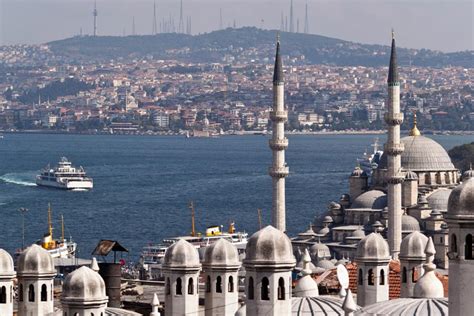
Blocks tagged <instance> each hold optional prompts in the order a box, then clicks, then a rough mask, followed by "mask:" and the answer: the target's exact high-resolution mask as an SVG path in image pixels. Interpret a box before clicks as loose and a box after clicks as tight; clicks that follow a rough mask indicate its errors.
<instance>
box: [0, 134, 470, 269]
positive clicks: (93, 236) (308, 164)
mask: <svg viewBox="0 0 474 316" xmlns="http://www.w3.org/2000/svg"><path fill="white" fill-rule="evenodd" d="M375 137H380V142H381V143H382V144H383V142H384V140H385V139H384V135H290V136H288V138H289V147H288V150H287V151H286V161H287V163H288V166H289V168H290V175H289V176H288V177H287V181H286V218H287V230H288V234H289V235H290V236H294V235H296V234H297V233H299V232H302V231H305V230H306V229H307V228H308V227H309V225H310V223H311V222H312V221H313V220H314V218H315V216H317V215H318V214H320V213H321V212H324V211H325V210H326V209H327V205H328V204H329V203H330V202H331V201H338V199H339V197H340V196H341V194H343V193H347V192H348V177H349V175H350V173H351V171H352V170H353V168H354V167H355V166H356V164H357V158H358V157H360V156H361V155H362V154H363V153H364V152H365V151H366V150H367V151H371V150H372V148H371V146H370V145H371V144H372V143H373V141H374V138H375ZM430 137H432V138H433V139H435V140H436V141H438V142H439V143H440V144H441V145H442V146H443V147H444V148H446V149H447V150H448V149H450V148H452V147H454V146H456V145H460V144H463V143H467V142H468V141H472V138H471V137H472V136H430ZM268 139H269V136H261V135H252V136H224V137H218V138H185V137H181V136H125V135H124V136H118V135H64V134H6V135H5V137H4V138H3V139H0V231H1V234H0V248H4V249H6V250H8V251H10V252H11V253H13V252H15V250H16V249H18V248H20V247H21V244H22V214H21V212H20V211H19V209H20V208H27V209H28V211H27V212H26V213H25V215H24V216H25V217H24V220H25V241H26V244H31V243H33V242H35V241H37V240H39V239H40V238H42V236H43V235H44V233H46V232H47V228H48V226H47V221H48V216H47V209H48V203H51V207H52V213H53V225H54V235H55V237H60V235H61V220H60V218H61V215H63V216H64V222H65V235H66V237H68V238H69V237H72V239H73V240H75V241H76V242H77V243H78V252H77V256H78V257H81V258H90V257H91V253H92V251H93V250H94V248H95V246H96V245H97V243H98V242H99V241H100V240H101V239H112V240H117V241H118V242H119V243H120V244H122V245H123V246H124V247H125V248H127V249H128V250H129V253H128V254H124V257H125V260H128V261H129V262H130V261H131V262H133V261H136V260H137V259H138V257H139V255H140V251H141V249H142V247H143V246H146V245H148V244H150V243H158V242H160V241H161V240H162V239H163V238H166V237H171V236H179V235H186V234H189V233H190V231H191V211H190V209H189V207H188V205H189V202H190V201H193V203H194V205H195V213H196V228H197V230H198V231H200V232H204V230H205V229H206V227H208V226H212V225H222V227H223V229H224V230H227V229H228V225H229V223H230V222H235V226H236V228H237V230H239V231H246V232H248V233H249V234H252V233H254V232H255V231H257V230H258V227H259V224H258V212H257V209H261V210H262V222H263V225H268V224H270V222H271V213H270V212H271V195H272V191H271V186H272V184H271V178H270V176H269V175H268V167H269V166H270V164H271V151H270V149H269V147H268ZM62 156H65V157H67V158H68V159H69V160H70V161H72V163H73V164H74V165H75V166H83V167H84V168H85V170H86V172H87V174H88V175H90V176H91V177H92V178H93V179H94V189H93V190H92V191H89V192H71V191H62V190H58V189H50V188H44V187H38V186H36V185H35V182H34V179H35V175H36V174H38V173H39V171H40V170H41V169H42V168H43V167H45V166H46V165H47V164H51V165H52V166H53V165H55V164H56V163H57V162H58V161H59V160H60V158H61V157H62Z"/></svg>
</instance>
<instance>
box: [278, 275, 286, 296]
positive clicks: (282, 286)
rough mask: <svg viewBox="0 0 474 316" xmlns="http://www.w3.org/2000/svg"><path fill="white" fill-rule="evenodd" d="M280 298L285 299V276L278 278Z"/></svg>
mask: <svg viewBox="0 0 474 316" xmlns="http://www.w3.org/2000/svg"><path fill="white" fill-rule="evenodd" d="M278 299H279V300H281V301H283V300H285V280H283V278H280V279H279V280H278Z"/></svg>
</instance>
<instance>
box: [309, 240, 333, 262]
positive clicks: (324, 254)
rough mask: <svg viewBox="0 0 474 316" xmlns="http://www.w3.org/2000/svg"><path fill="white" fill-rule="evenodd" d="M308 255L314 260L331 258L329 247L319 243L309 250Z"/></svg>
mask: <svg viewBox="0 0 474 316" xmlns="http://www.w3.org/2000/svg"><path fill="white" fill-rule="evenodd" d="M309 254H310V255H311V258H313V259H314V260H317V259H320V258H331V251H330V250H329V247H328V246H326V245H325V244H322V243H320V242H317V243H315V244H314V245H312V246H311V247H310V248H309Z"/></svg>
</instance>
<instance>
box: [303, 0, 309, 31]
mask: <svg viewBox="0 0 474 316" xmlns="http://www.w3.org/2000/svg"><path fill="white" fill-rule="evenodd" d="M304 33H305V34H308V33H309V25H308V4H307V3H306V6H305V14H304Z"/></svg>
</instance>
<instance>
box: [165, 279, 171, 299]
mask: <svg viewBox="0 0 474 316" xmlns="http://www.w3.org/2000/svg"><path fill="white" fill-rule="evenodd" d="M165 294H166V295H170V294H171V286H170V278H166V285H165Z"/></svg>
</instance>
